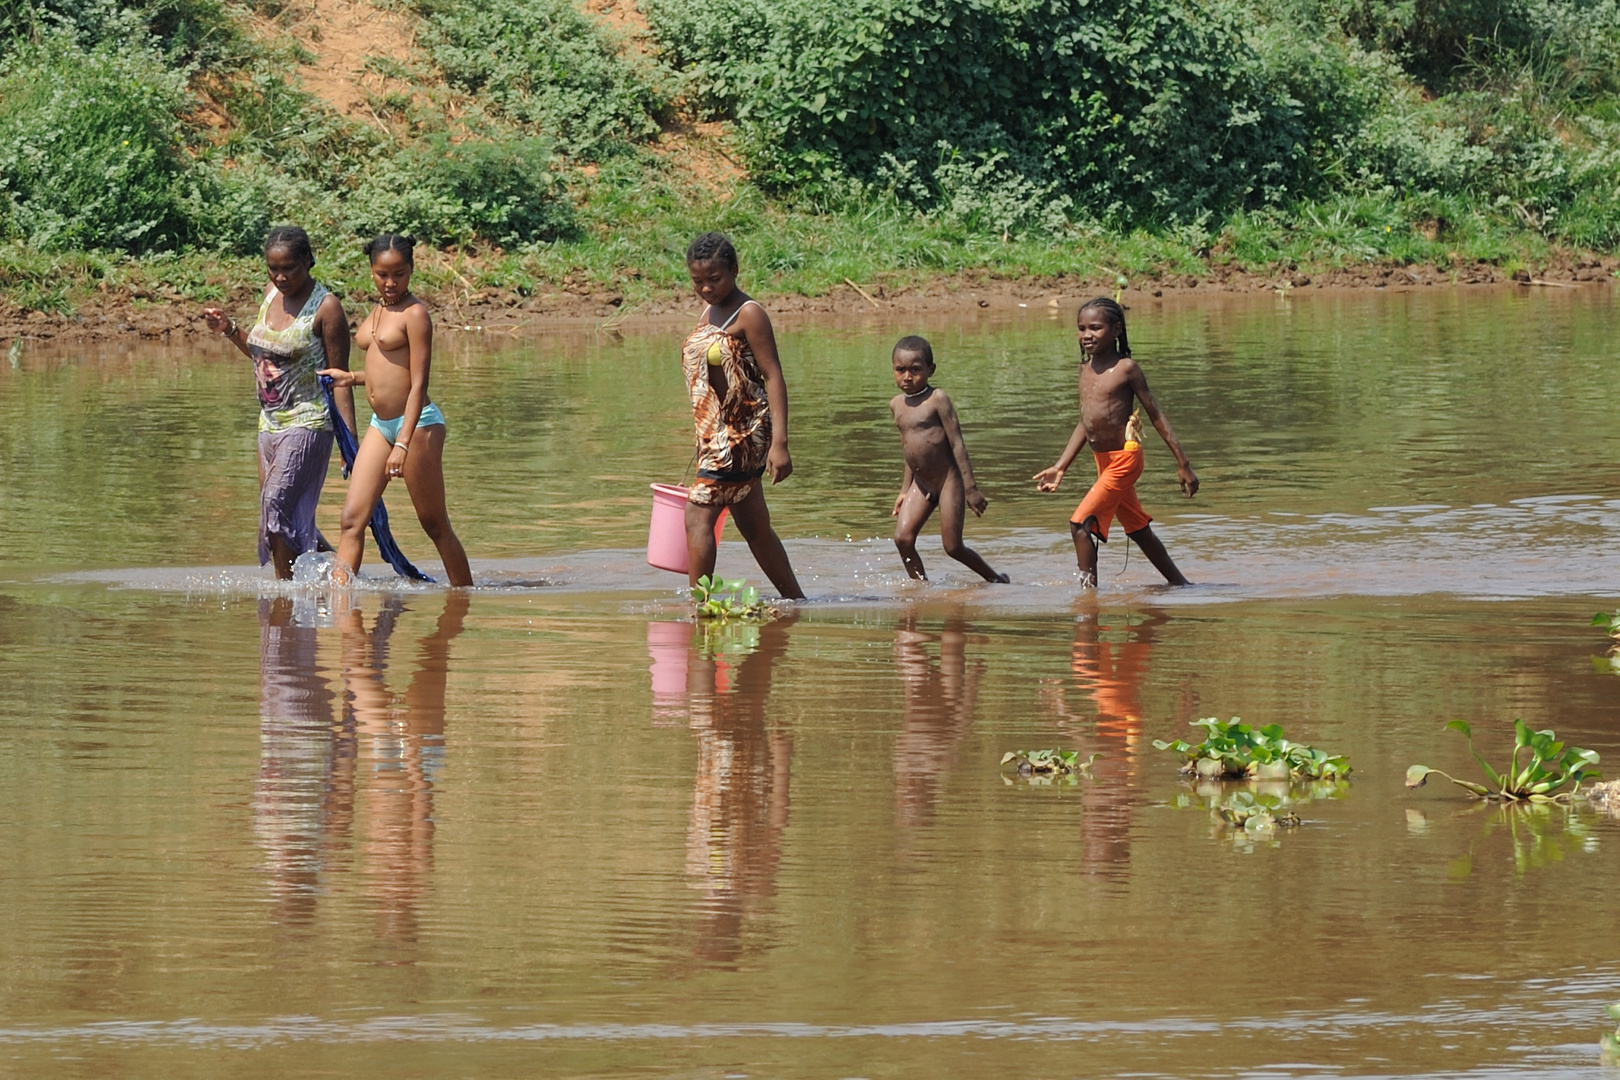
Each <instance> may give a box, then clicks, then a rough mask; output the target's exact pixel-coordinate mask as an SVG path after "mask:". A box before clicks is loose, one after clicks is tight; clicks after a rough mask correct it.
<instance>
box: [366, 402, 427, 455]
mask: <svg viewBox="0 0 1620 1080" xmlns="http://www.w3.org/2000/svg"><path fill="white" fill-rule="evenodd" d="M404 423H405V414H404V413H400V414H399V415H398V416H396V417H394V418H393V419H392V420H380V419H378V418H377V414H376V413H372V414H371V426H372V427H374V428H376V429H377V430H378V431H380V432H382V436H383V438H385V439H387V440H388V445H389V446H393V445H394V443H396V442H398V441H399V429H400V425H402V424H404ZM434 424H438V425H440V426H443V424H444V413H442V412H440V411H439V407H438V406H437V405H435V404H433V402H431V401H430V402H428V403H427V404H426V405H424V406H422V415H421V416H419V417H417V420H416V426H417V427H418V428H425V427H432V426H433V425H434Z"/></svg>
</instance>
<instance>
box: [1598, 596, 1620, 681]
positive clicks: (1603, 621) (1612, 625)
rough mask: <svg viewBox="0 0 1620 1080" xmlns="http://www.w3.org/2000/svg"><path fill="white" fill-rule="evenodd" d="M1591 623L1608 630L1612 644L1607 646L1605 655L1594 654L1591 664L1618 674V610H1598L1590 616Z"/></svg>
mask: <svg viewBox="0 0 1620 1080" xmlns="http://www.w3.org/2000/svg"><path fill="white" fill-rule="evenodd" d="M1592 625H1593V626H1601V627H1603V629H1604V630H1606V631H1608V634H1609V637H1611V638H1613V639H1614V644H1613V645H1611V646H1610V647H1609V654H1608V655H1607V656H1594V657H1593V658H1592V664H1593V666H1594V667H1596V668H1597V669H1598V670H1599V671H1604V672H1614V673H1615V674H1617V675H1620V611H1614V612H1609V611H1600V612H1598V613H1597V614H1596V615H1594V616H1592Z"/></svg>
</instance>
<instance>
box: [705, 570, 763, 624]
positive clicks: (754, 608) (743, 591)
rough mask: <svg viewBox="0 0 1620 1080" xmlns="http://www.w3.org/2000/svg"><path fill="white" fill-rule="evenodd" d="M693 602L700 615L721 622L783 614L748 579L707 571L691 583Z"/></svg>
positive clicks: (757, 618)
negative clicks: (734, 578) (764, 598)
mask: <svg viewBox="0 0 1620 1080" xmlns="http://www.w3.org/2000/svg"><path fill="white" fill-rule="evenodd" d="M692 604H693V607H694V609H695V611H696V614H697V617H698V618H699V619H714V620H717V621H719V622H766V621H769V620H771V619H774V618H776V617H777V616H778V615H780V614H781V611H779V610H778V609H777V607H776V605H774V604H772V603H770V602H769V601H767V600H761V599H760V598H759V593H758V591H757V590H755V589H753V588H750V587H749V586H748V582H746V581H741V580H739V581H727V580H726V579H725V578H722V577H720V576H719V575H715V576H713V577H711V576H709V575H708V574H704V575H703V576H702V577H700V578H698V580H697V584H696V585H694V586H692Z"/></svg>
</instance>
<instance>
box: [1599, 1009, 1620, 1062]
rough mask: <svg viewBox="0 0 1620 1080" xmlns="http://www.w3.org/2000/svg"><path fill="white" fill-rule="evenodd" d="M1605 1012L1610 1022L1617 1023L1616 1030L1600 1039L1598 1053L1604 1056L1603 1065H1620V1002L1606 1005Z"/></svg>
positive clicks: (1605, 1033)
mask: <svg viewBox="0 0 1620 1080" xmlns="http://www.w3.org/2000/svg"><path fill="white" fill-rule="evenodd" d="M1603 1011H1604V1012H1606V1013H1608V1014H1609V1019H1610V1020H1613V1021H1615V1028H1614V1030H1613V1031H1605V1032H1604V1033H1603V1035H1602V1036H1601V1037H1600V1038H1599V1039H1598V1051H1599V1052H1600V1053H1601V1054H1602V1055H1603V1064H1605V1065H1620V1001H1617V1002H1615V1003H1614V1004H1612V1005H1605V1006H1604V1007H1603Z"/></svg>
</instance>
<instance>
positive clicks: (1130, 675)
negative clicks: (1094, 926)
mask: <svg viewBox="0 0 1620 1080" xmlns="http://www.w3.org/2000/svg"><path fill="white" fill-rule="evenodd" d="M1167 622H1169V618H1168V617H1167V616H1165V615H1163V614H1161V613H1159V612H1149V613H1147V615H1146V616H1145V617H1142V616H1137V617H1136V618H1135V620H1134V621H1133V618H1132V616H1130V615H1126V616H1124V617H1123V618H1118V619H1110V621H1109V622H1108V624H1107V625H1106V626H1105V625H1104V622H1103V616H1102V613H1101V612H1100V611H1098V610H1096V608H1095V607H1093V606H1090V605H1085V606H1082V607H1081V608H1080V610H1079V613H1078V614H1077V615H1076V617H1075V622H1074V645H1073V647H1072V649H1071V651H1070V656H1069V667H1070V669H1071V670H1072V671H1073V673H1074V681H1075V684H1076V685H1077V686H1078V687H1079V689H1080V690H1081V691H1082V693H1083V694H1084V695H1085V698H1086V699H1088V700H1085V701H1084V702H1082V703H1080V704H1078V705H1077V706H1071V705H1070V704H1069V702H1068V699H1067V696H1066V694H1065V693H1064V692H1063V690H1062V689H1061V688H1059V689H1058V692H1057V693H1055V694H1053V695H1051V702H1052V709H1053V711H1054V713H1055V714H1056V717H1057V722H1058V725H1057V726H1058V728H1059V730H1060V731H1062V732H1064V734H1066V735H1067V736H1068V737H1069V738H1072V739H1074V740H1075V741H1076V742H1078V743H1079V744H1080V749H1081V756H1082V757H1084V756H1086V755H1088V754H1091V753H1098V754H1101V755H1102V758H1101V759H1100V760H1098V762H1097V763H1096V765H1095V766H1093V769H1092V776H1093V779H1091V780H1089V781H1085V782H1083V783H1082V784H1081V785H1080V801H1081V806H1082V807H1083V809H1084V813H1083V814H1082V817H1081V860H1082V863H1081V869H1082V870H1084V871H1085V872H1086V873H1088V874H1095V875H1098V876H1102V877H1112V878H1121V879H1122V878H1123V877H1124V876H1125V874H1126V872H1127V871H1128V868H1129V864H1130V861H1131V818H1132V815H1133V812H1134V810H1135V807H1136V806H1137V804H1138V802H1139V801H1140V795H1139V791H1138V788H1139V780H1140V777H1141V753H1142V750H1143V749H1144V747H1143V746H1142V721H1143V716H1144V710H1143V707H1142V684H1143V682H1144V680H1145V679H1146V677H1147V674H1148V670H1149V666H1150V661H1151V660H1152V656H1153V646H1154V644H1155V642H1156V639H1157V636H1158V630H1159V627H1161V626H1163V625H1164V624H1165V623H1167Z"/></svg>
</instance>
